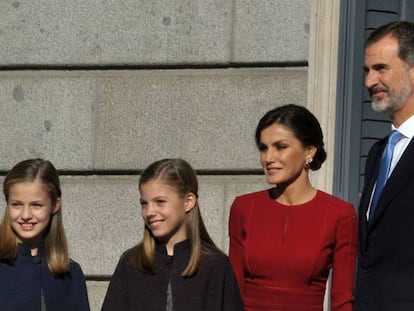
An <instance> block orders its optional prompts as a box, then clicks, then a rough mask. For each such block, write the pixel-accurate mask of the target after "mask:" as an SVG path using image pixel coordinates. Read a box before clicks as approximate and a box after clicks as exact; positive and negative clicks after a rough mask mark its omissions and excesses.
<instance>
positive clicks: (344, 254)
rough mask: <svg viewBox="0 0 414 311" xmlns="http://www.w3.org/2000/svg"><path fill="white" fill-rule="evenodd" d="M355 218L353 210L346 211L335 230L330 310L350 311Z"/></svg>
mask: <svg viewBox="0 0 414 311" xmlns="http://www.w3.org/2000/svg"><path fill="white" fill-rule="evenodd" d="M357 225H358V222H357V217H356V213H355V210H354V208H353V207H352V205H351V208H347V209H346V214H344V215H343V216H342V217H340V218H339V220H338V224H337V228H336V243H335V247H334V250H333V262H332V284H331V310H332V311H352V305H353V289H354V276H355V266H356V257H357V238H358V237H357V230H358V229H357V228H358V227H357Z"/></svg>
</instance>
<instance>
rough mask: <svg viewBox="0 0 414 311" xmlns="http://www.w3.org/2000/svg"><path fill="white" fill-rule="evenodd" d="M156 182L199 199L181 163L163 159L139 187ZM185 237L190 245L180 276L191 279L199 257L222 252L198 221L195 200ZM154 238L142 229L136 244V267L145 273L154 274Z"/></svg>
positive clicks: (190, 173) (185, 165) (194, 183)
mask: <svg viewBox="0 0 414 311" xmlns="http://www.w3.org/2000/svg"><path fill="white" fill-rule="evenodd" d="M154 179H158V180H161V181H163V182H165V183H166V184H168V185H170V186H172V187H173V188H174V189H175V190H176V191H177V193H178V194H179V195H180V196H182V197H184V196H185V195H187V194H188V193H193V194H194V195H195V196H196V197H198V194H197V192H198V181H197V176H196V173H195V171H194V169H193V168H192V167H191V165H190V164H189V163H187V162H186V161H184V160H183V159H163V160H160V161H157V162H154V163H152V164H151V165H150V166H148V167H147V168H146V169H145V170H144V171H143V172H142V174H141V177H140V181H139V187H141V185H143V184H145V183H147V182H149V181H151V180H154ZM185 226H186V233H187V238H188V240H189V241H190V245H191V255H190V259H189V261H188V264H187V266H186V268H185V269H184V271H183V272H182V273H181V276H183V277H189V276H192V275H194V274H195V273H196V272H197V270H198V268H199V266H200V262H201V257H202V253H204V252H208V251H211V250H214V251H218V252H221V251H220V250H219V249H218V248H217V247H216V245H215V244H214V242H213V240H212V239H211V237H210V235H209V234H208V232H207V229H206V227H205V225H204V222H203V219H202V217H201V213H200V208H199V205H198V200H197V202H196V204H195V206H194V208H193V209H192V210H191V211H189V212H188V213H187V219H186V223H185ZM155 244H156V241H155V238H154V236H153V235H152V233H151V231H150V230H149V229H148V228H147V227H145V229H144V237H143V240H142V241H141V243H139V244H138V246H137V249H136V256H135V262H134V263H135V266H136V268H138V269H139V270H141V271H143V272H146V273H156V271H157V268H156V266H155Z"/></svg>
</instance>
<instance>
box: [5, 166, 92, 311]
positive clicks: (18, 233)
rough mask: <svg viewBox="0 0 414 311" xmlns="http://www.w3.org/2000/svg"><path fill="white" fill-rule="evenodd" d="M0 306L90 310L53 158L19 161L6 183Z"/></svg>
mask: <svg viewBox="0 0 414 311" xmlns="http://www.w3.org/2000/svg"><path fill="white" fill-rule="evenodd" d="M3 192H4V196H5V199H6V204H7V206H6V210H5V214H4V218H3V221H2V222H1V224H0V309H1V310H7V311H20V310H22V311H23V310H25V311H26V310H42V311H44V310H47V311H55V310H56V311H66V310H67V311H69V310H76V311H89V302H88V296H87V290H86V284H85V278H84V275H83V272H82V270H81V268H80V266H79V265H78V264H77V263H76V262H74V261H72V260H71V259H70V258H69V255H68V247H67V242H66V236H65V232H64V229H63V222H62V209H61V189H60V183H59V176H58V174H57V172H56V169H55V168H54V166H53V165H52V163H50V162H49V161H46V160H42V159H30V160H25V161H22V162H19V163H18V164H16V165H15V166H14V167H13V168H12V169H11V170H10V172H9V173H8V174H7V176H6V178H5V179H4V183H3Z"/></svg>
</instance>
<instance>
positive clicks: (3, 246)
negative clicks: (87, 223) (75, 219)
mask: <svg viewBox="0 0 414 311" xmlns="http://www.w3.org/2000/svg"><path fill="white" fill-rule="evenodd" d="M36 181H38V182H40V183H41V184H42V186H43V187H44V189H45V191H47V193H48V195H49V197H50V199H51V201H52V204H54V205H55V204H56V202H57V201H58V199H60V198H61V196H62V191H61V188H60V181H59V175H58V173H57V171H56V168H55V167H54V166H53V164H52V163H51V162H50V161H48V160H44V159H28V160H24V161H21V162H19V163H17V164H16V165H15V166H14V167H13V168H12V169H11V170H10V171H9V172H8V174H7V175H6V178H5V179H4V182H3V194H4V198H5V200H6V203H7V204H8V203H9V196H10V189H11V188H12V187H13V185H15V184H19V183H25V182H36ZM8 210H9V208H6V210H5V213H4V217H3V220H2V222H1V224H0V260H3V261H9V262H14V261H15V260H16V258H17V244H18V242H17V237H16V234H15V233H14V231H13V230H12V228H11V224H10V220H9V214H8V213H9V211H8ZM44 247H45V257H46V262H47V265H48V267H49V270H50V271H51V272H52V273H53V274H55V275H63V274H66V273H68V272H69V266H70V259H69V252H68V246H67V240H66V235H65V230H64V227H63V220H62V209H61V208H60V209H59V210H58V211H57V213H55V214H53V215H52V217H51V220H50V223H49V225H48V227H47V229H46V231H45V232H44Z"/></svg>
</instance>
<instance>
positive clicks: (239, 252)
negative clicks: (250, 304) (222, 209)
mask: <svg viewBox="0 0 414 311" xmlns="http://www.w3.org/2000/svg"><path fill="white" fill-rule="evenodd" d="M240 203H241V201H240V200H238V199H237V198H236V199H235V200H234V202H233V204H232V206H231V209H230V218H229V236H230V247H229V258H230V262H231V265H232V267H233V271H234V274H235V276H236V279H237V283H238V285H239V288H240V292H241V294H242V296H243V290H244V272H243V229H242V228H243V225H242V223H243V217H242V216H243V215H242V211H241V209H242V206H240Z"/></svg>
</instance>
